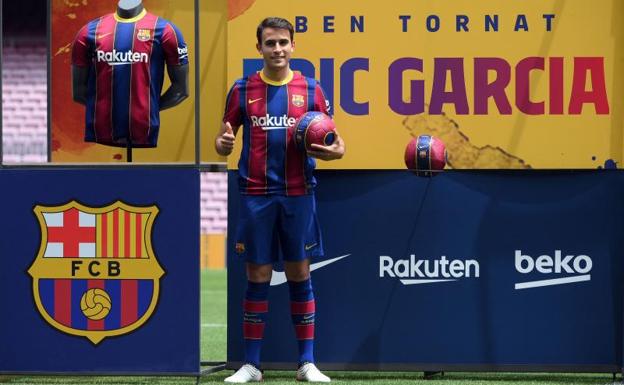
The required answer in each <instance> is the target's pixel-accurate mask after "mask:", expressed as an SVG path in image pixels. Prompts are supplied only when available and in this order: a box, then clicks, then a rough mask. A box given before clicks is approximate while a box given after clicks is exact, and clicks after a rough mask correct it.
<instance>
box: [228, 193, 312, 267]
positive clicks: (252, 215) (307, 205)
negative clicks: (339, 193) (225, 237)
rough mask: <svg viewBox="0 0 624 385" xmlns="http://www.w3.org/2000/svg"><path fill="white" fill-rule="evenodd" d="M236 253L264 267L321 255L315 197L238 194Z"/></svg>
mask: <svg viewBox="0 0 624 385" xmlns="http://www.w3.org/2000/svg"><path fill="white" fill-rule="evenodd" d="M235 249H236V253H237V254H238V255H239V256H241V257H243V258H245V259H246V260H247V262H251V263H255V264H259V265H265V264H269V263H273V262H277V261H278V260H279V259H280V252H281V256H282V259H283V260H285V261H302V260H304V259H306V258H310V257H318V256H322V255H323V244H322V240H321V228H320V226H319V223H318V219H317V216H316V201H315V199H314V195H313V194H312V195H301V196H295V197H289V196H284V195H241V205H240V215H239V221H238V227H237V229H236V247H235Z"/></svg>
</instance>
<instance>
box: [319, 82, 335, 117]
mask: <svg viewBox="0 0 624 385" xmlns="http://www.w3.org/2000/svg"><path fill="white" fill-rule="evenodd" d="M314 111H320V112H322V113H324V114H327V115H329V116H331V117H333V115H334V110H333V109H332V106H331V104H330V103H329V99H327V98H326V97H325V91H323V88H322V87H321V85H320V84H319V83H318V82H317V83H316V88H315V89H314Z"/></svg>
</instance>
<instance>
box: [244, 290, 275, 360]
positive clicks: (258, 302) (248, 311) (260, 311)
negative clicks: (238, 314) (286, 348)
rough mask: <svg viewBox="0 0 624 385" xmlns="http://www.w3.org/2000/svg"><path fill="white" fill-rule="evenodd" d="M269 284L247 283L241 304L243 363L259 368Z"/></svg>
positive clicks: (267, 309)
mask: <svg viewBox="0 0 624 385" xmlns="http://www.w3.org/2000/svg"><path fill="white" fill-rule="evenodd" d="M268 296H269V282H262V283H257V282H251V281H247V292H246V293H245V302H244V304H243V337H244V339H245V362H246V363H248V364H252V365H254V366H255V367H257V368H259V367H260V349H261V348H262V337H263V336H264V324H265V320H266V314H267V312H268V311H269V301H268V300H267V298H268Z"/></svg>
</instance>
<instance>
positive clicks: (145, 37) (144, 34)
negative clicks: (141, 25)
mask: <svg viewBox="0 0 624 385" xmlns="http://www.w3.org/2000/svg"><path fill="white" fill-rule="evenodd" d="M151 38H152V31H151V30H149V29H139V31H138V32H137V39H139V41H149V39H151Z"/></svg>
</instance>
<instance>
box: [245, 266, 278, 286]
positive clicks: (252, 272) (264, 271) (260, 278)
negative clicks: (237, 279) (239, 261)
mask: <svg viewBox="0 0 624 385" xmlns="http://www.w3.org/2000/svg"><path fill="white" fill-rule="evenodd" d="M272 271H273V266H272V265H253V264H248V265H247V279H248V280H250V281H251V282H269V281H270V280H271V273H272Z"/></svg>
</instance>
